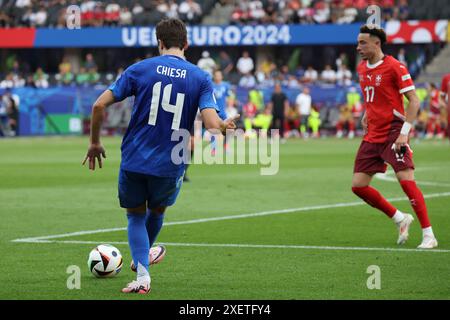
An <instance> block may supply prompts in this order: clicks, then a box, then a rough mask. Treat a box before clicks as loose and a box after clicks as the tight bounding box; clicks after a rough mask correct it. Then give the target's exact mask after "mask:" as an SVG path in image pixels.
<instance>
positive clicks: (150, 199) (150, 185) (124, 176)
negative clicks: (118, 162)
mask: <svg viewBox="0 0 450 320" xmlns="http://www.w3.org/2000/svg"><path fill="white" fill-rule="evenodd" d="M183 176H184V175H182V176H181V177H178V178H167V177H157V176H152V175H147V174H143V173H137V172H131V171H126V170H123V169H120V172H119V201H120V206H121V207H122V208H137V207H139V206H141V205H143V204H144V203H146V202H147V207H148V208H156V207H161V206H164V207H168V206H171V205H173V204H174V203H175V201H176V200H177V197H178V194H179V193H180V189H181V185H182V184H183Z"/></svg>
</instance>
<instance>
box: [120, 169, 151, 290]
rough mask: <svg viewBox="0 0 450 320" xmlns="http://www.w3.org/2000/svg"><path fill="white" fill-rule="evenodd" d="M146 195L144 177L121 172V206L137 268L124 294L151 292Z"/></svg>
mask: <svg viewBox="0 0 450 320" xmlns="http://www.w3.org/2000/svg"><path fill="white" fill-rule="evenodd" d="M146 194H147V187H146V181H145V179H144V178H143V177H142V175H140V174H137V173H132V172H128V171H125V170H120V173H119V200H120V206H121V207H122V208H125V209H126V212H127V219H128V227H127V234H128V244H129V246H130V251H131V256H132V258H133V262H134V264H135V265H136V266H137V268H136V269H137V279H136V281H133V282H131V283H129V284H128V285H127V286H126V287H125V288H123V289H122V292H125V293H148V292H149V291H150V281H151V280H150V274H149V271H148V267H149V258H148V252H149V249H150V244H149V239H148V235H147V229H146V227H145V214H146Z"/></svg>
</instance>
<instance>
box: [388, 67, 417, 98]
mask: <svg viewBox="0 0 450 320" xmlns="http://www.w3.org/2000/svg"><path fill="white" fill-rule="evenodd" d="M393 70H394V73H395V77H394V82H395V83H396V85H397V87H398V91H399V92H400V93H401V94H404V93H406V92H408V91H411V90H415V89H416V87H415V86H414V82H413V80H412V78H411V75H410V74H409V71H408V69H407V68H406V67H405V66H404V65H403V64H402V63H399V62H397V63H394V65H393Z"/></svg>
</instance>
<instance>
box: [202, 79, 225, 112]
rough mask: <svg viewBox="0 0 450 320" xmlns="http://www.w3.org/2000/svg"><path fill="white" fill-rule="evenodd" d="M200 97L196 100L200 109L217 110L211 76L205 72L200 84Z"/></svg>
mask: <svg viewBox="0 0 450 320" xmlns="http://www.w3.org/2000/svg"><path fill="white" fill-rule="evenodd" d="M200 86H201V87H200V99H199V101H198V107H199V109H200V111H202V110H203V109H207V108H213V109H216V111H217V112H219V111H220V110H219V107H218V106H217V101H216V98H215V97H214V89H213V84H212V81H211V78H210V77H208V76H207V74H206V73H205V77H204V80H203V82H202V83H201V85H200Z"/></svg>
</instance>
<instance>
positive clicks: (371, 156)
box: [353, 134, 414, 174]
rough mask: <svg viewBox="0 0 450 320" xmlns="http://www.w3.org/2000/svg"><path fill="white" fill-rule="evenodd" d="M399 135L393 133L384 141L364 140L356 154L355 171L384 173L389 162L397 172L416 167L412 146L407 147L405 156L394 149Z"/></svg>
mask: <svg viewBox="0 0 450 320" xmlns="http://www.w3.org/2000/svg"><path fill="white" fill-rule="evenodd" d="M397 137H398V134H396V135H391V136H390V137H389V138H388V139H387V141H386V142H384V143H370V142H367V141H363V142H362V143H361V146H360V147H359V150H358V153H357V154H356V159H355V166H354V168H353V172H354V173H356V172H363V173H368V174H374V173H384V172H386V169H387V164H390V165H391V167H392V168H393V169H394V171H395V172H399V171H403V170H406V169H414V162H413V160H412V151H411V150H410V148H407V150H406V153H405V154H404V155H403V157H401V156H400V155H399V154H397V153H396V152H395V150H393V149H392V146H393V144H394V142H395V140H397Z"/></svg>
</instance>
